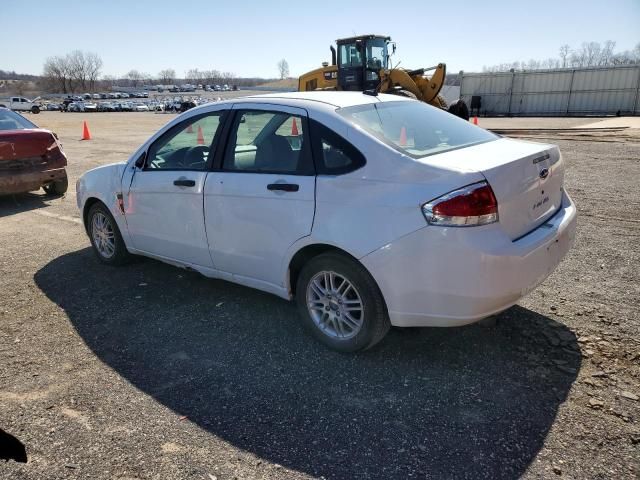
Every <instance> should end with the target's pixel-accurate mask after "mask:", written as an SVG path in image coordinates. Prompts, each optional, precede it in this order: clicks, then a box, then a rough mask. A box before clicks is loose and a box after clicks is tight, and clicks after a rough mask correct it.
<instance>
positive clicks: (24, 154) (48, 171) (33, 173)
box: [0, 108, 68, 195]
mask: <svg viewBox="0 0 640 480" xmlns="http://www.w3.org/2000/svg"><path fill="white" fill-rule="evenodd" d="M66 166H67V157H66V156H65V154H64V153H63V152H62V145H60V142H58V139H57V137H56V136H55V134H54V133H52V132H50V131H49V130H45V129H42V128H38V127H37V126H36V125H34V124H33V123H31V122H30V121H29V120H27V119H26V118H24V117H23V116H21V115H18V114H17V113H15V112H12V111H11V110H8V109H6V108H0V195H12V194H14V193H25V192H30V191H32V190H38V189H39V188H40V187H42V188H44V191H45V192H47V193H50V194H55V195H62V194H64V193H65V192H66V191H67V186H68V181H67V171H66V170H65V167H66Z"/></svg>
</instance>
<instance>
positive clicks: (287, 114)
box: [204, 103, 315, 286]
mask: <svg viewBox="0 0 640 480" xmlns="http://www.w3.org/2000/svg"><path fill="white" fill-rule="evenodd" d="M220 162H221V165H218V169H217V171H215V172H212V173H210V174H209V178H208V180H207V184H206V185H205V192H204V208H205V224H206V230H207V236H208V239H209V247H210V249H211V256H212V258H213V262H214V264H215V266H216V268H217V269H219V270H222V271H224V272H228V273H232V274H234V275H236V276H240V277H244V278H250V279H254V280H259V281H260V282H266V283H269V284H272V285H277V286H283V275H282V271H281V268H282V262H283V259H284V256H285V254H286V252H287V250H288V248H289V246H291V245H292V244H293V243H294V242H295V241H296V240H298V239H300V238H302V237H304V236H307V235H309V234H310V233H311V226H312V224H313V216H314V208H315V172H314V168H313V161H312V158H311V148H310V143H309V134H308V128H307V114H306V111H305V110H303V109H299V108H289V107H283V106H278V105H263V104H247V103H243V104H236V105H234V118H233V121H232V122H231V126H230V131H229V136H228V141H227V146H226V149H225V152H224V155H223V157H222V158H221V159H220Z"/></svg>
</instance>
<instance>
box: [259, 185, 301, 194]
mask: <svg viewBox="0 0 640 480" xmlns="http://www.w3.org/2000/svg"><path fill="white" fill-rule="evenodd" d="M267 190H272V191H273V190H280V191H282V192H297V191H298V190H300V186H299V185H298V184H297V183H270V184H269V185H267Z"/></svg>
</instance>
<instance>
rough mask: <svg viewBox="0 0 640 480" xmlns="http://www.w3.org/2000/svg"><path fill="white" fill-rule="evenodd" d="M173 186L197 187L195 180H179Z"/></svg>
mask: <svg viewBox="0 0 640 480" xmlns="http://www.w3.org/2000/svg"><path fill="white" fill-rule="evenodd" d="M173 184H174V185H175V186H177V187H195V186H196V181H195V180H187V179H186V178H179V179H177V180H174V181H173Z"/></svg>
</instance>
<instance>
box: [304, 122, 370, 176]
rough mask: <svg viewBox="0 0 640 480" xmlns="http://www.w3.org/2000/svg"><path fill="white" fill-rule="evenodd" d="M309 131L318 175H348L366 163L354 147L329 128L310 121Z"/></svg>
mask: <svg viewBox="0 0 640 480" xmlns="http://www.w3.org/2000/svg"><path fill="white" fill-rule="evenodd" d="M311 129H312V135H313V145H314V150H315V151H314V153H315V155H314V158H315V161H316V170H317V171H318V174H324V175H340V174H344V173H349V172H352V171H354V170H357V169H358V168H360V167H362V166H363V165H364V164H365V163H366V160H365V158H364V155H363V154H362V153H361V152H360V151H359V150H358V149H357V148H356V147H354V146H353V145H352V144H351V143H349V142H348V141H347V140H345V139H344V138H342V137H341V136H340V135H338V134H337V133H336V132H334V131H333V130H331V129H330V128H328V127H325V126H324V125H322V124H321V123H318V122H316V121H313V120H311Z"/></svg>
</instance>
